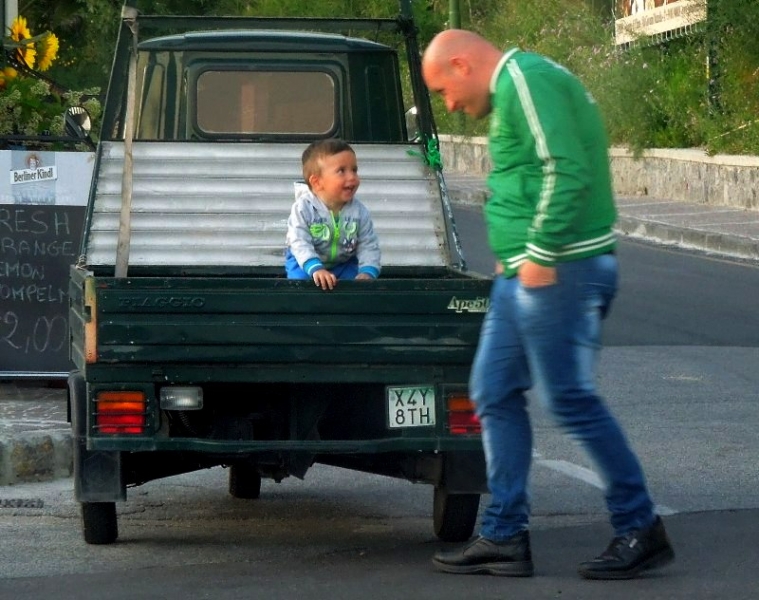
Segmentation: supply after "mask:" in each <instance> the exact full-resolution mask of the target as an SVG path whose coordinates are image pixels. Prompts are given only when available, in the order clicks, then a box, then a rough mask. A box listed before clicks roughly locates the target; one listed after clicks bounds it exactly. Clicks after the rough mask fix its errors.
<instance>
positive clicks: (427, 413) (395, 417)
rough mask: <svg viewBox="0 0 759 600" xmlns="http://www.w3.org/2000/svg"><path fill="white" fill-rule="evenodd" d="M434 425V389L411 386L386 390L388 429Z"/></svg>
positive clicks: (424, 386)
mask: <svg viewBox="0 0 759 600" xmlns="http://www.w3.org/2000/svg"><path fill="white" fill-rule="evenodd" d="M434 425H435V388H434V387H431V386H428V385H412V386H403V387H388V388H387V426H388V427H389V428H390V429H397V428H400V427H432V426H434Z"/></svg>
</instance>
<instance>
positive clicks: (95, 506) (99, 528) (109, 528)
mask: <svg viewBox="0 0 759 600" xmlns="http://www.w3.org/2000/svg"><path fill="white" fill-rule="evenodd" d="M82 523H83V525H84V541H85V542H87V543H88V544H112V543H113V542H115V541H116V538H117V537H119V524H118V520H117V517H116V503H115V502H82Z"/></svg>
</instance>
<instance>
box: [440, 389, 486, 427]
mask: <svg viewBox="0 0 759 600" xmlns="http://www.w3.org/2000/svg"><path fill="white" fill-rule="evenodd" d="M447 408H448V431H450V432H451V433H452V434H454V435H468V434H476V433H482V425H481V424H480V420H479V419H478V418H477V415H476V414H475V413H474V404H472V401H471V400H470V399H469V397H468V396H466V395H463V394H455V395H454V394H451V395H449V396H448V406H447Z"/></svg>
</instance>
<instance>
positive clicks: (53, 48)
mask: <svg viewBox="0 0 759 600" xmlns="http://www.w3.org/2000/svg"><path fill="white" fill-rule="evenodd" d="M57 56H58V37H57V36H56V35H55V34H54V33H48V34H47V35H46V36H45V37H44V38H42V39H41V40H40V46H39V60H38V61H37V68H38V69H39V70H40V71H47V70H48V69H49V68H50V65H52V64H53V61H54V60H55V58H56V57H57Z"/></svg>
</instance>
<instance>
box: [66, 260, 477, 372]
mask: <svg viewBox="0 0 759 600" xmlns="http://www.w3.org/2000/svg"><path fill="white" fill-rule="evenodd" d="M489 287H490V281H489V280H487V279H481V278H477V277H472V276H467V275H464V274H461V273H458V272H456V271H453V270H451V271H449V272H448V275H447V276H446V277H438V278H424V279H420V278H384V279H383V278H381V279H379V280H377V281H368V282H364V281H342V282H340V284H339V285H338V287H337V288H336V289H334V290H332V291H330V292H325V291H322V290H320V289H318V288H316V287H315V286H314V285H313V283H311V282H308V281H293V280H287V279H285V278H284V277H270V276H269V277H231V276H227V277H203V276H194V277H187V276H184V277H127V278H123V279H122V278H118V279H117V278H113V277H106V276H96V275H94V274H93V273H92V272H91V271H87V270H84V269H77V268H76V267H73V268H72V273H71V284H70V291H69V293H70V298H71V306H72V309H71V315H70V319H71V322H72V324H74V326H73V327H72V335H73V336H74V339H73V340H72V358H73V359H74V362H75V364H76V365H77V367H78V368H79V369H80V370H83V371H85V370H87V369H95V370H99V369H102V370H103V371H107V372H108V373H110V374H111V375H110V376H111V377H115V378H119V377H123V373H120V372H123V371H124V370H129V371H130V377H137V378H140V379H147V380H150V379H155V377H156V376H158V375H159V374H160V377H161V379H163V378H164V377H165V378H168V379H170V380H171V379H177V380H182V381H188V380H194V379H196V378H202V379H205V380H219V378H221V380H236V379H239V380H241V381H278V380H287V381H293V380H296V381H301V382H308V381H313V382H317V381H326V380H329V379H332V380H334V379H336V378H337V379H339V380H340V381H343V382H346V381H371V380H375V381H376V380H382V381H385V382H387V377H388V376H392V378H393V379H397V380H408V378H409V376H410V375H411V374H416V375H420V374H421V373H420V371H419V370H420V369H422V370H423V371H427V372H430V371H436V370H437V371H440V372H441V373H442V371H446V370H447V371H451V370H453V371H459V372H460V374H464V373H466V372H468V369H469V366H470V364H471V360H472V355H473V352H474V348H475V347H476V342H477V336H478V334H479V328H480V324H481V321H482V316H483V313H484V312H485V310H486V308H487V303H488V300H487V297H488V290H489ZM88 331H89V333H85V332H88ZM93 334H94V336H95V339H96V340H97V341H96V346H95V347H94V348H90V349H89V351H88V350H85V336H86V335H90V336H92V335H93ZM88 352H89V360H88V359H87V355H88ZM201 366H202V367H203V368H202V369H200V368H198V367H201ZM336 370H338V371H339V373H337V372H336ZM446 375H447V378H450V377H451V376H452V375H453V373H452V372H447V373H446ZM454 379H460V380H466V377H465V376H464V377H461V378H457V377H454Z"/></svg>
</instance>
